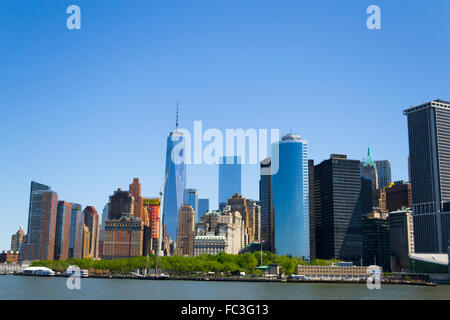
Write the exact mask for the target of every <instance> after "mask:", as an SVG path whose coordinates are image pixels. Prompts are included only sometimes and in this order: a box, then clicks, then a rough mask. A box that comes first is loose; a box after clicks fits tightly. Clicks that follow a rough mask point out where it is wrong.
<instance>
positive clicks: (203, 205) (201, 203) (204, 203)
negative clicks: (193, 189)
mask: <svg viewBox="0 0 450 320" xmlns="http://www.w3.org/2000/svg"><path fill="white" fill-rule="evenodd" d="M208 211H209V199H198V216H197V220H196V221H195V222H196V223H197V222H199V221H200V218H201V217H202V216H203V215H204V214H205V213H206V212H208Z"/></svg>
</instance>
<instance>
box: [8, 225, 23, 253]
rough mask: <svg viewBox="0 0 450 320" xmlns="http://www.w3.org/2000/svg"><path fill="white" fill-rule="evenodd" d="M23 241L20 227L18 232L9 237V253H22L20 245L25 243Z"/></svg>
mask: <svg viewBox="0 0 450 320" xmlns="http://www.w3.org/2000/svg"><path fill="white" fill-rule="evenodd" d="M25 239H26V236H25V232H23V230H22V226H20V228H19V231H17V232H16V233H15V234H13V235H12V237H11V251H14V252H17V251H22V244H23V243H25Z"/></svg>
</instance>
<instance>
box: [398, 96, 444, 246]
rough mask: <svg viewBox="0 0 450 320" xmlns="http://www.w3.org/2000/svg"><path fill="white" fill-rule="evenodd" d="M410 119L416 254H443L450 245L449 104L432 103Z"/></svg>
mask: <svg viewBox="0 0 450 320" xmlns="http://www.w3.org/2000/svg"><path fill="white" fill-rule="evenodd" d="M404 114H405V115H406V116H407V117H408V136H409V157H410V169H411V170H410V171H411V191H412V209H413V215H414V237H415V250H416V252H419V253H421V252H423V253H444V252H446V250H447V247H448V246H449V245H450V102H446V101H442V100H433V101H431V102H427V103H424V104H421V105H418V106H415V107H411V108H409V109H407V110H405V111H404Z"/></svg>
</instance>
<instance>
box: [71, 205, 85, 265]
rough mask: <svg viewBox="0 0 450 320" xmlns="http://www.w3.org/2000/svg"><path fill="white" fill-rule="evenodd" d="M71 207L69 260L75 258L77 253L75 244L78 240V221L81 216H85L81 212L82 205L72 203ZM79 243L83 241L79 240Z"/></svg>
mask: <svg viewBox="0 0 450 320" xmlns="http://www.w3.org/2000/svg"><path fill="white" fill-rule="evenodd" d="M71 205H72V210H71V214H70V238H69V258H73V257H75V256H74V252H75V243H76V242H77V239H76V227H77V221H79V216H80V215H83V213H82V212H81V204H78V203H71ZM79 236H82V235H79ZM78 241H81V240H80V239H78ZM80 254H81V253H80Z"/></svg>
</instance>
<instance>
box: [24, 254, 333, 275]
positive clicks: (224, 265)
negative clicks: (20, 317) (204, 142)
mask: <svg viewBox="0 0 450 320" xmlns="http://www.w3.org/2000/svg"><path fill="white" fill-rule="evenodd" d="M332 262H334V263H337V262H338V260H320V259H317V260H313V261H311V262H307V261H304V260H302V259H300V258H295V257H290V256H285V255H282V256H278V255H275V254H273V253H271V252H268V251H266V252H263V253H262V265H263V266H267V265H269V264H278V265H279V266H280V272H281V273H282V274H285V275H291V274H294V273H295V268H296V266H297V265H299V264H300V265H308V264H311V265H322V266H326V265H331V263H332ZM155 264H156V257H155V256H154V255H150V256H149V258H148V260H147V257H142V256H140V257H132V258H127V259H114V260H93V259H78V258H70V259H67V260H65V261H60V260H45V261H34V262H33V263H32V266H44V267H47V268H50V269H52V270H54V271H56V272H64V271H65V270H66V269H67V267H68V266H70V265H75V266H78V267H79V268H81V269H88V270H89V271H90V272H92V273H103V274H105V273H106V274H110V273H111V274H129V273H131V272H135V270H144V269H146V268H147V267H148V268H149V269H153V268H155ZM158 264H159V267H158V268H159V269H160V270H163V271H165V272H169V273H170V274H173V275H179V276H192V275H199V274H207V273H209V272H214V273H215V274H223V275H233V274H237V273H239V272H245V273H246V274H247V275H260V274H261V271H260V270H258V266H261V251H258V252H254V253H249V252H247V253H244V254H236V255H233V254H227V253H225V252H220V253H219V254H217V255H208V254H204V255H200V256H197V257H180V256H171V257H169V256H164V257H160V258H159V261H158Z"/></svg>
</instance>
